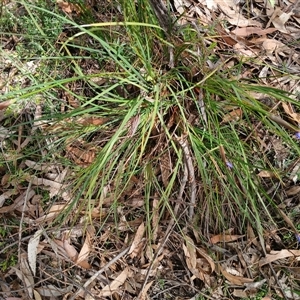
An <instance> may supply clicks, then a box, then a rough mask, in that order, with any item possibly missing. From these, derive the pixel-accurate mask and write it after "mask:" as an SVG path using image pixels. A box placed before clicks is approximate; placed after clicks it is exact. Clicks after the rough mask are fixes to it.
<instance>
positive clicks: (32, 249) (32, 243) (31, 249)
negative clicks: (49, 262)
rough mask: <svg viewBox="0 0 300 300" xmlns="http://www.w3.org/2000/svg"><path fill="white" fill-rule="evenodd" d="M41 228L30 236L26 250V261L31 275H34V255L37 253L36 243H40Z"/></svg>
mask: <svg viewBox="0 0 300 300" xmlns="http://www.w3.org/2000/svg"><path fill="white" fill-rule="evenodd" d="M42 232H43V230H42V229H40V230H37V231H36V232H35V234H34V235H33V236H32V237H31V238H30V240H29V243H28V247H27V251H28V263H29V266H30V268H31V271H32V273H33V275H34V276H35V275H36V256H37V253H38V245H39V243H40V237H41V233H42Z"/></svg>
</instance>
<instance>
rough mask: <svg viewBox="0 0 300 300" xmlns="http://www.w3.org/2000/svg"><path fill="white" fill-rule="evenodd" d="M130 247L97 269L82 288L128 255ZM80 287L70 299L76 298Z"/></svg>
mask: <svg viewBox="0 0 300 300" xmlns="http://www.w3.org/2000/svg"><path fill="white" fill-rule="evenodd" d="M129 249H130V246H129V247H127V248H126V249H125V250H123V251H122V252H121V253H119V254H118V255H117V256H116V257H114V258H113V259H112V260H111V261H109V262H108V263H107V264H106V265H105V266H104V267H103V268H101V269H100V270H99V271H97V272H96V273H95V274H94V275H93V276H92V277H91V278H90V279H89V280H87V281H86V283H85V284H84V285H83V287H82V289H87V287H88V286H89V285H90V284H91V283H92V282H93V281H94V280H95V279H96V278H97V277H98V276H99V275H101V274H102V273H103V272H105V271H107V270H108V268H109V267H110V266H111V265H112V264H114V263H115V262H116V261H118V260H119V259H120V258H121V257H123V256H124V255H126V254H127V253H128V251H129ZM80 290H81V289H79V290H78V291H77V292H76V293H75V294H74V295H73V296H72V297H71V298H70V300H74V299H75V298H76V297H77V296H78V295H79V293H80Z"/></svg>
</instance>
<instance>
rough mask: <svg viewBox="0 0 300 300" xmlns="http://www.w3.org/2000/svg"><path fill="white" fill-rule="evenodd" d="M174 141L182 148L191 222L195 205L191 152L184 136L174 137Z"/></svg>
mask: <svg viewBox="0 0 300 300" xmlns="http://www.w3.org/2000/svg"><path fill="white" fill-rule="evenodd" d="M175 138H176V141H177V142H178V143H179V145H180V146H181V148H182V151H183V155H184V159H185V162H186V166H187V169H188V173H189V175H188V181H189V186H190V208H189V219H190V220H192V218H193V216H194V207H195V205H196V180H195V169H194V166H193V161H192V156H191V151H190V149H189V145H188V143H187V139H186V136H181V137H178V136H176V135H175Z"/></svg>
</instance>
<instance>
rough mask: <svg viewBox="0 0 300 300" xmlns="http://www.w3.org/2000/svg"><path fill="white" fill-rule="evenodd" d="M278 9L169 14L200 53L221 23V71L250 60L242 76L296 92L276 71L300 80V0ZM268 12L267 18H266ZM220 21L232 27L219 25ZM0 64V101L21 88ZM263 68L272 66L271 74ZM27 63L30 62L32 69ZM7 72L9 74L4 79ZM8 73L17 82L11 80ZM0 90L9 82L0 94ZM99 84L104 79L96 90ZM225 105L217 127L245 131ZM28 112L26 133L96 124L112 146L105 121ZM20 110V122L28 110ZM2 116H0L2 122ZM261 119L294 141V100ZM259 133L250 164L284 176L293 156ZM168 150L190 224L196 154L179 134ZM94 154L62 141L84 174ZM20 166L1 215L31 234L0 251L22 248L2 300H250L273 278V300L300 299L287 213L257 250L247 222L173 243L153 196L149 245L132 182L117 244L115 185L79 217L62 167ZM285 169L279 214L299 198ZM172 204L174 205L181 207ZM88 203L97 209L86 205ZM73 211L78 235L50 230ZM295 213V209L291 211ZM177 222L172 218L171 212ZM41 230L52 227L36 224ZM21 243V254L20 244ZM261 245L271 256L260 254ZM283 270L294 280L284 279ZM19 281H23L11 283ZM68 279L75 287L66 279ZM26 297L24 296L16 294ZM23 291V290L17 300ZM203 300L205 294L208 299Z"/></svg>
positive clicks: (136, 184)
mask: <svg viewBox="0 0 300 300" xmlns="http://www.w3.org/2000/svg"><path fill="white" fill-rule="evenodd" d="M162 3H163V2H162ZM272 3H273V5H272ZM280 3H281V2H278V1H266V2H263V1H259V0H257V1H252V2H251V5H250V6H249V7H247V8H245V7H244V6H242V5H241V4H240V3H239V1H223V0H207V1H189V0H177V1H174V8H175V12H174V13H175V14H176V13H177V14H179V15H180V17H179V18H178V20H177V22H178V24H189V23H192V24H193V26H194V24H198V25H197V26H196V28H201V30H202V31H203V34H204V39H206V43H207V45H209V44H211V43H212V41H211V39H210V37H209V34H206V33H207V26H209V25H210V24H216V23H215V20H216V19H217V23H218V24H216V26H215V30H216V31H217V35H218V38H217V39H215V40H214V42H216V44H217V47H216V48H215V52H216V54H218V55H219V57H220V58H221V59H222V61H223V69H224V70H226V68H229V67H230V66H231V65H232V64H233V65H234V64H235V63H236V60H238V61H242V60H247V59H249V58H253V60H252V61H250V60H249V69H250V70H251V72H254V71H255V72H258V74H259V77H260V78H261V79H262V80H264V82H265V84H266V85H268V86H272V87H275V88H277V87H279V88H280V89H283V90H286V91H288V92H293V94H297V93H299V80H298V79H297V78H296V77H295V78H293V77H290V76H288V75H287V76H286V78H284V77H282V76H281V77H279V76H277V75H279V72H278V71H277V70H276V68H278V69H282V67H283V65H284V66H285V70H286V73H287V74H297V73H299V71H300V69H299V49H297V46H296V45H294V44H293V41H296V40H297V39H299V38H300V35H299V26H300V25H299V24H300V14H299V8H300V1H284V2H283V3H282V7H281V6H280ZM57 5H58V7H59V8H60V9H61V10H62V11H63V12H64V13H66V14H67V15H79V14H81V13H82V12H83V11H82V8H81V7H80V6H79V5H75V4H71V3H69V2H67V1H58V2H57ZM263 9H265V11H266V14H263V13H262V11H263ZM225 23H227V26H225V25H224V24H225ZM199 24H200V25H201V26H199ZM224 49H227V50H228V49H231V50H232V53H233V54H232V55H231V56H232V57H227V55H226V54H225V53H224V52H222V50H224ZM1 60H2V61H1V69H2V70H3V72H2V74H1V78H0V87H1V89H2V91H1V93H3V94H4V93H6V88H7V86H8V85H19V86H20V85H21V86H22V87H23V88H26V85H27V82H26V80H25V77H24V76H22V74H21V72H20V69H19V68H18V66H17V65H16V63H15V62H13V61H10V60H6V61H4V59H1ZM270 62H271V64H272V66H273V67H272V68H271V67H269V66H270V64H269V63H270ZM32 64H33V65H34V62H33V63H31V65H32ZM208 65H210V66H211V69H214V68H215V66H214V65H212V63H211V62H208ZM262 66H263V67H262ZM23 67H24V68H25V70H27V71H28V69H29V67H30V65H29V64H27V65H24V66H23ZM31 67H32V66H31ZM37 67H38V66H37V65H36V66H35V68H33V69H32V68H31V72H32V73H34V72H36V68H37ZM8 70H9V72H7V71H8ZM248 72H249V70H244V72H240V74H238V75H237V76H236V80H239V79H241V78H247V77H248V76H249V73H248ZM251 72H250V73H251ZM12 74H14V76H11V75H12ZM274 78H275V80H274ZM2 82H8V83H9V84H4V85H3V84H2ZM105 82H106V80H105V79H104V80H103V82H102V84H104V83H105ZM128 89H129V88H128ZM124 92H126V91H124V90H123V91H120V93H124ZM256 96H257V98H259V97H261V101H262V102H263V101H266V99H264V95H260V96H259V95H256ZM66 97H68V102H69V104H70V105H71V106H72V107H74V108H76V107H78V105H79V104H78V102H76V101H75V100H74V99H73V98H72V97H71V95H68V96H66ZM147 97H148V98H149V99H152V98H151V97H149V96H147ZM296 100H297V99H295V101H296ZM151 101H153V100H151ZM266 103H267V101H266ZM13 104H14V101H13V100H7V101H3V102H1V104H0V110H1V112H5V110H7V109H9V108H10V106H11V105H13ZM223 107H224V115H223V119H222V120H221V122H223V123H224V124H233V123H235V122H243V116H244V112H243V109H242V108H240V107H228V106H226V105H224V106H223ZM279 108H280V109H282V110H283V111H282V112H281V115H283V113H284V114H285V116H284V119H283V118H282V117H281V116H280V113H278V110H279ZM31 109H33V110H35V120H34V124H35V125H34V126H33V127H32V128H31V129H30V130H29V131H30V133H31V134H33V133H34V132H35V131H36V130H40V131H41V132H42V134H47V135H49V136H51V137H53V138H54V139H55V135H56V134H58V133H59V134H61V133H63V132H64V131H68V130H71V129H72V128H73V126H74V123H75V124H76V126H81V127H87V128H88V127H89V126H98V127H99V128H103V129H104V131H105V130H106V132H107V135H106V137H105V138H104V140H105V139H106V140H108V139H109V138H110V136H111V134H109V133H108V132H109V131H108V130H107V126H109V125H107V124H109V122H110V120H107V119H105V118H102V117H93V116H86V117H84V118H80V119H79V118H73V119H65V120H64V121H62V122H56V123H55V124H51V120H44V121H43V122H40V121H38V119H40V117H41V115H40V112H39V110H40V109H41V107H39V106H38V105H37V106H36V105H32V107H31ZM16 113H19V114H20V115H24V111H17V112H16ZM202 113H203V118H205V110H202ZM0 117H1V118H5V117H4V115H3V114H1V115H0ZM266 118H269V119H270V120H271V121H273V122H275V123H276V124H277V125H278V126H279V127H284V128H286V129H288V130H291V131H292V132H294V133H296V134H297V133H298V131H297V128H298V127H299V123H300V117H299V113H298V112H297V109H295V107H294V106H293V105H292V104H290V103H289V104H287V103H285V102H282V101H280V102H279V103H277V104H272V103H271V106H270V113H269V115H267V116H266ZM175 119H176V112H173V115H172V117H171V118H170V120H169V125H168V126H169V128H172V127H173V126H174V124H175V121H174V120H175ZM140 122H141V116H140V115H137V116H136V117H134V118H133V119H131V120H130V121H128V123H127V129H128V132H127V136H128V137H129V138H133V137H134V135H135V133H136V130H137V128H138V126H139V124H140ZM22 130H24V129H23V128H22V127H21V126H19V127H17V130H16V131H11V130H7V128H5V127H2V126H1V135H0V139H1V143H3V146H2V147H3V149H5V150H6V147H8V146H6V145H7V144H8V140H9V139H10V137H12V142H13V143H14V144H15V145H17V150H18V151H19V152H21V151H22V150H23V149H25V148H26V147H27V145H28V143H29V142H30V139H31V138H30V137H29V138H25V139H23V140H22V134H20V132H21V131H22ZM260 130H261V132H260ZM17 132H19V134H18V133H17ZM255 134H256V135H257V138H258V141H260V145H259V146H260V150H257V154H255V153H254V156H255V155H258V152H262V153H267V152H268V151H274V153H275V158H276V163H278V164H280V167H283V165H284V164H285V161H286V160H287V157H288V154H289V149H288V148H287V147H286V145H284V142H283V141H282V140H281V139H280V138H278V137H277V138H274V137H273V136H270V135H269V134H268V133H267V132H265V131H264V130H263V129H262V126H260V124H257V130H256V133H255ZM296 138H297V136H296ZM165 140H166V137H162V139H161V141H160V143H159V144H158V146H157V152H158V153H160V156H159V159H158V165H159V167H158V171H157V172H158V173H159V174H161V177H162V183H163V185H164V186H165V187H167V186H168V184H169V181H170V178H171V176H172V173H173V170H174V168H175V166H174V162H173V161H172V153H171V151H170V150H169V148H168V147H165V146H164V141H165ZM174 141H175V142H177V143H178V144H179V146H180V147H181V150H182V152H183V155H184V157H185V167H186V170H185V171H186V176H187V177H188V178H189V179H188V180H186V181H185V180H182V182H181V186H182V187H183V189H184V190H185V188H186V187H188V189H189V190H190V195H191V197H190V198H191V199H190V206H189V208H188V211H189V213H188V214H189V219H192V218H193V217H194V214H195V212H194V206H195V196H194V194H193V193H194V189H195V187H194V185H193V183H194V182H195V181H196V179H195V174H196V172H195V168H194V163H193V161H192V160H191V155H190V152H191V148H190V145H189V144H188V142H187V141H186V137H185V136H184V135H182V136H180V137H179V136H175V138H174ZM50 145H51V142H50V143H49V144H48V145H46V148H49V149H50V147H51V146H50ZM101 146H103V145H102V144H101V143H98V144H97V143H93V142H92V143H91V142H88V141H86V140H81V139H78V138H76V137H75V138H72V139H70V140H68V141H67V142H65V145H64V146H63V151H64V152H65V153H66V154H65V155H66V157H68V158H69V159H70V160H71V161H72V162H73V163H74V165H76V166H79V167H83V168H86V167H88V166H89V165H91V164H92V163H93V162H94V160H95V159H96V157H97V154H98V151H99V147H101ZM7 150H9V149H7ZM221 152H222V153H223V160H224V162H226V163H229V161H227V158H226V156H225V150H224V149H223V150H222V151H221ZM153 153H155V151H153ZM13 155H15V154H13V153H10V152H9V151H7V152H6V153H5V157H6V158H7V159H8V160H12V161H16V158H15V157H13ZM24 164H25V165H26V166H27V167H28V169H27V171H26V173H25V174H24V178H23V181H22V182H18V180H14V179H12V178H10V177H9V176H7V175H6V174H5V175H3V174H2V173H3V172H2V171H1V174H2V175H3V178H2V180H1V193H2V194H1V195H0V214H2V215H3V216H5V217H6V216H10V215H12V216H20V215H22V217H23V222H24V224H25V225H26V224H28V225H29V228H27V229H26V230H27V232H26V236H25V234H24V235H23V237H22V235H21V236H20V235H19V240H17V239H18V238H17V237H16V236H17V231H12V233H11V234H10V236H9V237H8V241H2V240H1V243H2V242H3V243H4V245H7V246H5V247H4V249H2V250H1V251H0V253H1V259H3V257H4V256H7V255H9V253H10V251H8V249H9V248H8V247H10V244H9V243H16V242H17V243H19V245H20V247H19V248H20V249H18V251H19V252H20V253H19V255H18V264H16V266H15V267H11V268H10V270H9V272H5V273H4V274H3V276H2V281H3V282H5V283H7V284H3V282H2V281H1V284H2V285H4V286H5V287H6V288H3V293H4V294H3V296H4V297H6V299H12V298H13V297H12V296H16V297H14V298H17V297H22V298H23V299H46V298H47V299H48V298H52V299H63V297H69V299H82V298H84V299H104V297H111V298H113V299H133V298H134V297H135V296H137V295H139V299H150V298H151V299H152V298H153V299H155V298H159V299H166V298H164V297H165V296H166V297H170V295H171V297H175V295H179V297H181V298H182V299H193V298H194V297H195V294H199V295H201V293H202V292H201V291H203V290H204V291H205V290H207V289H209V290H210V291H211V293H210V295H209V297H210V298H212V299H225V297H226V294H225V290H224V289H223V288H222V287H223V286H225V285H227V288H229V289H231V291H232V295H233V296H235V297H236V298H246V297H251V296H255V295H256V294H257V293H258V291H259V289H260V288H262V287H263V286H264V285H265V283H266V281H268V286H269V287H272V286H273V289H274V291H275V292H276V294H277V295H278V296H279V297H280V298H285V299H299V296H298V294H297V293H295V292H294V291H293V289H291V287H290V286H291V282H292V281H293V280H294V279H297V278H298V279H299V275H298V273H299V268H298V264H299V257H300V252H299V250H298V249H297V247H298V245H296V244H294V248H293V247H290V248H289V249H286V248H285V244H284V241H283V239H284V235H287V234H288V233H289V232H290V231H291V232H292V233H293V234H295V235H296V238H297V235H298V236H299V233H298V231H297V229H296V228H295V226H294V225H293V224H294V222H295V219H294V218H293V216H287V215H286V214H284V213H283V211H281V212H279V213H281V215H282V216H283V218H284V220H285V223H286V225H287V226H288V227H289V229H286V228H282V229H277V228H275V229H274V228H269V229H264V232H262V233H261V236H262V238H263V244H264V245H262V244H261V240H260V238H259V236H256V234H255V233H254V230H253V229H252V228H251V226H250V225H248V230H247V233H246V234H237V233H236V232H238V230H237V228H232V229H230V230H227V231H226V232H221V233H220V232H219V233H217V234H216V233H214V232H210V233H209V243H205V242H204V241H203V240H202V239H201V238H199V237H197V234H196V233H195V232H194V234H192V235H179V234H178V233H177V232H176V230H175V229H174V228H175V226H176V223H174V224H172V222H173V221H170V220H169V219H168V216H163V217H162V216H161V215H160V208H161V203H159V201H158V200H157V199H155V200H154V201H153V204H152V205H153V206H152V210H153V216H152V222H150V224H151V226H152V227H153V228H154V230H153V233H152V234H153V236H148V235H149V231H148V227H147V226H149V225H145V223H144V220H143V217H141V216H142V209H143V207H144V205H145V202H144V200H143V199H144V198H143V194H142V192H141V190H142V189H144V184H143V183H141V181H140V179H139V178H137V177H136V176H135V175H133V176H132V177H131V179H130V185H128V188H127V189H126V190H124V191H123V197H124V198H127V201H128V202H127V203H128V207H131V208H129V209H128V208H126V209H125V208H120V209H119V210H118V211H117V214H118V217H119V219H120V223H119V224H118V231H119V233H121V236H122V237H123V238H122V239H121V238H120V235H119V234H116V231H115V230H113V228H115V227H114V225H115V224H114V220H113V218H112V216H111V206H112V204H113V198H112V197H111V196H110V191H111V190H113V188H114V184H113V183H112V184H111V186H106V189H103V190H105V192H104V193H103V194H102V195H101V196H100V199H101V202H102V205H99V206H96V205H95V206H94V207H93V209H92V210H91V211H84V210H81V209H80V208H76V209H73V210H72V209H71V205H70V202H71V201H72V199H73V198H74V195H73V194H72V193H71V190H70V183H69V182H68V178H69V176H71V175H72V174H71V171H70V170H69V169H68V168H64V167H63V166H62V165H59V164H57V163H53V162H52V163H40V162H35V161H34V160H26V161H25V162H24ZM217 165H218V164H217V163H216V166H217ZM231 168H232V167H230V168H229V169H231ZM288 168H290V169H291V170H293V172H292V173H291V175H290V176H291V178H292V180H293V182H294V183H295V185H286V186H285V187H284V190H283V191H279V192H278V193H281V194H283V197H282V199H284V201H282V205H281V207H282V208H285V209H286V208H287V209H288V208H289V207H290V206H292V202H293V200H292V199H290V198H288V197H293V196H296V197H298V196H299V186H298V170H299V161H293V162H292V163H290V165H289V166H288ZM196 171H197V170H196ZM219 173H220V174H222V171H221V170H219ZM36 174H38V175H36ZM258 177H260V178H261V179H262V180H265V182H267V181H268V180H271V179H272V178H274V177H275V178H276V177H278V176H277V175H276V172H275V171H273V170H261V171H260V172H259V173H258ZM24 182H27V183H28V184H29V183H30V185H29V186H28V187H26V184H24ZM274 186H275V185H274ZM272 188H273V187H271V189H272ZM38 190H40V191H41V190H42V191H44V192H45V193H48V196H49V200H50V201H49V203H47V205H43V203H42V199H41V198H40V197H39V195H38V194H37V191H38ZM269 192H270V193H272V192H273V191H272V190H271V191H269ZM54 199H55V201H54ZM58 199H59V200H58ZM57 200H58V201H57ZM180 201H182V197H178V199H177V204H178V203H180ZM174 202H175V205H177V204H176V201H174ZM91 205H93V203H92V202H91ZM298 206H299V205H298ZM177 207H179V206H177ZM68 209H70V211H72V214H71V216H73V217H75V216H78V215H79V216H80V218H79V219H78V220H79V222H78V223H77V224H76V226H75V227H72V228H71V227H70V223H69V222H70V221H71V219H69V220H68V221H65V222H64V223H63V224H62V225H61V227H59V228H56V227H54V228H53V229H52V228H51V224H52V222H53V221H54V220H55V218H56V217H57V216H59V215H60V214H61V213H64V212H65V211H67V210H68ZM297 209H299V208H298V207H297ZM175 213H177V212H176V211H175ZM88 214H90V215H89V217H90V218H93V220H94V222H93V225H88V226H87V227H85V226H86V225H85V224H86V223H85V222H84V221H85V219H86V216H87V215H88ZM1 217H2V216H1ZM176 217H177V215H176ZM291 218H293V220H291ZM171 219H172V218H171ZM103 220H105V223H104V222H103ZM102 222H103V224H104V225H102ZM166 222H171V223H170V224H169V225H171V226H169V227H168V228H170V229H169V230H167V231H165V229H166V228H167V227H166V224H164V223H166ZM46 225H48V226H47V227H41V226H46ZM102 226H103V227H102ZM77 227H78V228H77ZM41 228H42V229H41ZM76 228H77V229H78V230H77V231H76ZM83 229H84V230H83ZM280 231H282V232H280ZM24 233H25V230H24ZM1 239H2V238H1ZM26 245H27V247H25V246H26ZM264 247H265V248H266V251H267V252H265V253H264V251H263V248H264ZM278 248H279V249H278ZM124 249H125V250H124ZM37 265H38V268H37ZM57 270H63V271H64V272H69V275H68V276H64V275H63V274H60V273H59V274H58V273H57ZM285 271H289V275H288V276H287V275H286V274H285ZM103 274H104V275H103ZM15 276H17V278H18V281H17V282H16V279H15V278H16V277H15ZM72 277H73V278H76V279H74V280H70V279H71V278H72ZM262 277H264V279H262ZM87 278H88V279H87ZM158 278H163V281H164V284H163V286H162V285H160V284H159V280H156V279H158ZM22 289H23V291H21V290H22ZM18 290H19V291H20V292H17V291H18ZM170 291H172V293H171V292H170ZM159 295H160V296H159ZM156 296H157V297H156ZM204 296H208V295H205V294H204ZM44 297H45V298H44ZM181 298H180V299H181ZM267 298H270V297H269V296H265V297H264V299H267ZM270 299H271V298H270Z"/></svg>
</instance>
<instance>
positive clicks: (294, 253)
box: [259, 249, 300, 267]
mask: <svg viewBox="0 0 300 300" xmlns="http://www.w3.org/2000/svg"><path fill="white" fill-rule="evenodd" d="M299 256H300V250H287V249H283V250H280V251H271V252H270V253H269V254H267V255H266V257H264V258H262V259H261V260H260V261H259V266H260V267H262V266H264V265H266V264H268V263H271V262H273V261H276V260H278V259H283V258H287V257H295V258H296V259H297V260H299Z"/></svg>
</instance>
